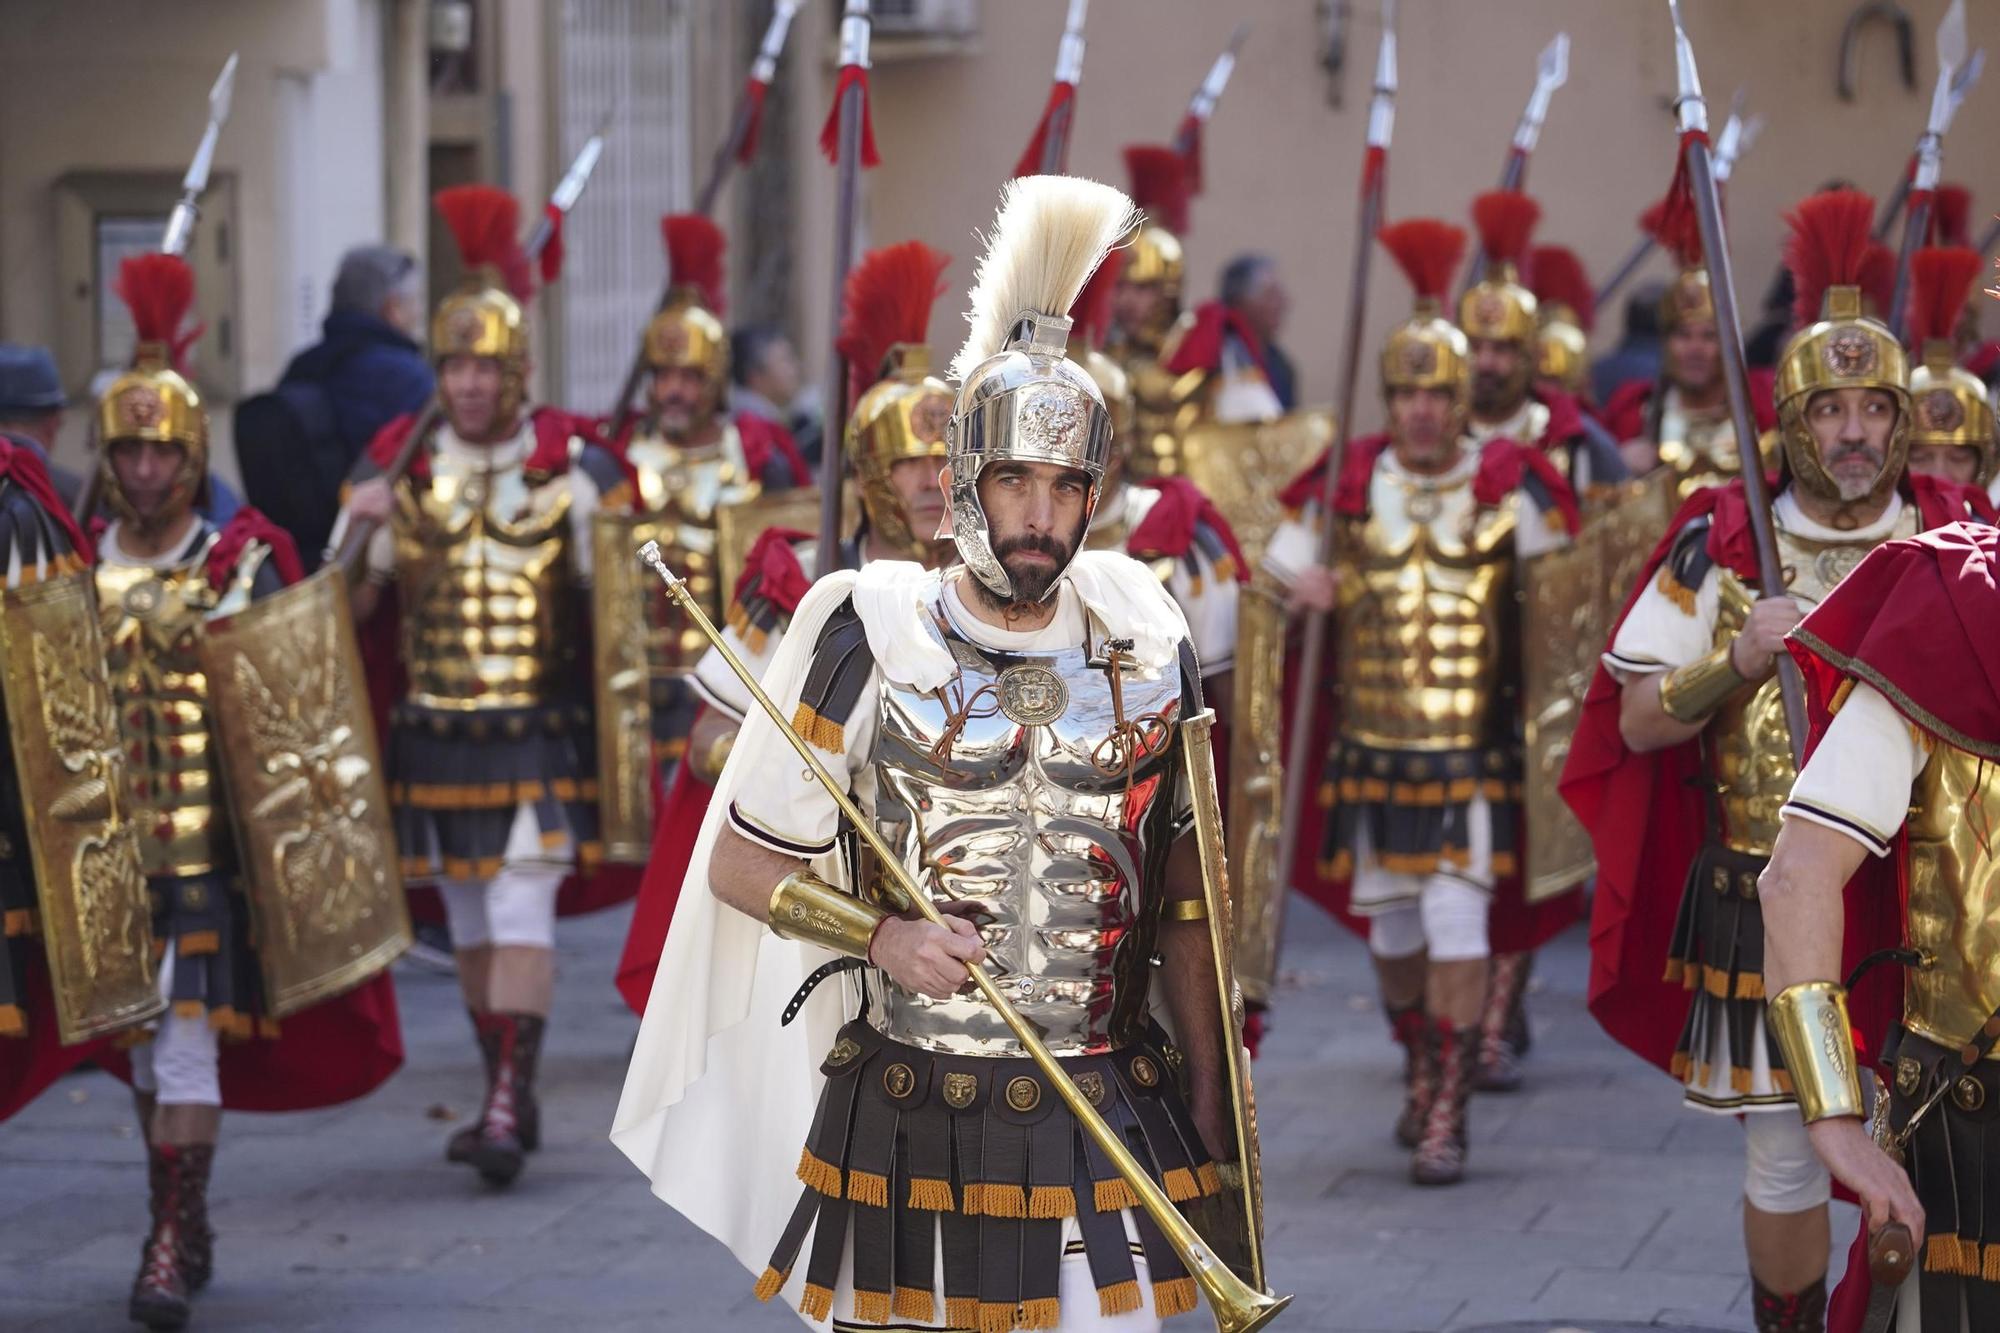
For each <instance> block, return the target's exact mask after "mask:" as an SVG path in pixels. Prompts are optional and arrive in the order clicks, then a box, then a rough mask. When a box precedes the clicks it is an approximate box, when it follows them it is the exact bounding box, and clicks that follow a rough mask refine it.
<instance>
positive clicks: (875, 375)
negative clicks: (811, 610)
mask: <svg viewBox="0 0 2000 1333" xmlns="http://www.w3.org/2000/svg"><path fill="white" fill-rule="evenodd" d="M950 262H951V259H950V256H948V255H946V254H944V253H943V252H941V251H938V250H933V249H932V248H931V247H930V246H928V245H925V244H924V243H923V242H922V241H905V242H903V243H902V244H900V245H891V246H885V247H883V248H882V249H879V250H873V251H870V252H869V253H868V254H866V255H863V256H862V257H861V260H860V262H858V263H857V264H855V266H854V269H853V271H852V272H850V273H849V274H848V277H847V288H846V291H845V293H844V296H845V301H844V306H843V314H842V322H841V337H840V354H841V356H842V358H843V359H845V361H846V362H847V365H848V367H849V386H850V392H849V396H850V398H851V399H852V401H853V403H854V410H853V412H852V413H851V414H850V415H849V417H848V421H847V431H846V435H845V438H844V441H843V445H842V447H843V448H844V449H845V450H846V454H847V458H848V461H849V464H850V466H851V468H852V471H853V475H854V478H855V483H856V491H857V493H858V495H859V497H860V500H861V527H860V529H859V530H858V531H857V532H856V533H855V534H854V537H853V538H852V540H850V541H846V542H843V543H841V546H840V566H839V567H840V568H841V569H849V570H852V569H860V568H861V567H862V566H863V565H864V564H867V563H869V562H871V561H876V560H915V561H917V562H918V563H920V564H921V565H923V567H924V568H926V569H934V568H936V567H938V566H939V565H940V564H942V563H944V560H945V557H946V555H947V553H948V552H949V549H950V544H949V543H948V542H945V541H942V540H940V539H939V538H938V536H937V533H938V532H939V531H940V530H941V529H942V527H943V526H944V514H945V505H944V492H943V490H941V489H940V488H939V486H938V470H939V468H941V467H942V466H943V465H944V459H945V445H944V424H945V422H946V421H947V420H949V419H950V416H951V398H952V393H951V386H950V385H948V384H946V383H945V382H944V381H943V380H942V379H940V378H939V377H938V375H937V374H936V373H935V372H934V371H933V369H932V366H931V349H930V347H929V346H928V336H929V327H930V316H931V307H932V306H933V305H934V304H935V303H936V300H937V298H938V296H940V295H941V294H942V293H943V288H942V287H941V286H940V283H939V279H940V277H941V276H942V274H943V272H944V270H945V267H946V266H947V265H948V264H949V263H950ZM817 547H818V542H817V541H816V540H814V539H813V538H812V537H811V536H810V534H807V533H804V532H798V531H794V530H792V529H789V528H769V529H766V530H765V531H764V532H763V533H762V534H760V535H759V536H758V538H757V541H756V543H755V544H754V545H753V546H752V547H751V549H750V551H749V554H748V556H747V558H746V559H745V561H744V569H743V572H742V574H741V576H740V577H739V578H738V579H737V581H736V587H735V590H734V592H733V594H732V596H731V600H730V603H729V609H728V612H727V615H726V617H725V621H724V623H723V630H722V635H723V639H724V641H725V642H726V643H728V645H729V647H730V650H731V651H732V652H734V653H735V654H736V655H737V657H739V658H741V659H742V660H743V661H744V662H746V663H748V664H749V665H750V667H751V669H752V671H753V672H754V673H755V674H757V675H759V676H762V675H763V674H764V673H765V671H767V670H768V669H769V667H770V664H771V662H772V660H773V659H774V658H775V657H776V656H777V652H778V647H779V645H780V644H781V643H782V642H783V640H784V636H785V631H786V629H787V628H788V627H789V626H790V624H791V618H792V615H793V613H794V612H796V611H797V610H798V606H799V600H800V599H801V598H802V597H804V596H805V594H806V590H807V589H808V588H809V587H811V586H812V582H813V576H814V573H815V572H816V571H815V565H816V562H817ZM692 683H693V687H694V690H695V692H696V693H697V694H698V695H699V696H700V698H701V706H700V708H699V710H698V711H697V712H696V713H695V718H694V725H693V727H692V729H691V730H690V732H689V754H688V760H687V762H686V763H683V764H681V765H680V766H679V767H678V768H677V769H676V770H675V772H674V776H673V780H672V781H671V782H670V783H669V784H668V786H667V792H666V799H665V801H664V802H663V803H662V805H661V807H660V816H659V819H658V820H657V821H656V822H655V833H654V839H653V848H652V853H651V855H650V857H649V858H648V859H647V862H646V875H645V879H644V881H643V883H642V884H641V886H640V890H639V904H638V907H637V908H636V909H635V911H634V912H633V915H632V926H631V929H630V930H629V931H627V933H626V936H625V949H624V953H623V955H622V956H621V957H620V959H619V962H618V976H617V984H618V990H619V993H620V994H621V995H623V996H624V997H625V1003H626V1004H627V1005H629V1006H630V1007H631V1009H632V1012H633V1013H635V1014H644V1013H645V1012H646V1001H647V997H648V996H650V995H651V994H652V991H653V981H654V974H655V973H656V972H657V970H658V968H659V963H660V950H661V948H662V946H663V945H664V944H665V943H666V938H667V927H668V924H669V923H670V922H671V921H672V920H673V915H674V907H675V905H676V903H678V901H679V899H680V892H681V883H682V881H683V880H684V879H685V878H686V877H687V868H688V859H689V858H690V857H691V856H693V854H694V848H695V836H696V834H697V833H698V832H699V831H700V829H701V821H702V816H703V815H704V814H705V813H706V812H707V810H708V804H709V800H710V798H711V797H712V796H713V795H714V793H715V782H716V779H717V777H719V776H720V774H721V772H722V766H723V763H724V762H725V761H726V760H727V759H728V757H729V753H730V750H731V748H732V747H733V746H734V745H735V743H736V737H737V734H738V732H739V731H740V730H741V728H742V726H743V720H744V718H745V717H746V716H748V715H749V714H750V713H751V712H753V711H754V710H755V708H756V704H755V702H754V701H753V700H752V699H751V697H750V695H749V692H748V691H747V690H745V689H744V688H743V683H742V682H741V681H740V680H738V679H737V678H736V674H735V673H734V672H733V671H731V670H730V669H729V666H728V664H727V663H726V662H725V661H724V660H723V658H722V654H721V653H720V652H719V651H717V650H716V649H714V648H710V649H709V650H708V652H706V653H705V654H703V655H702V657H701V659H700V660H699V661H698V662H697V663H696V664H695V669H694V675H693V678H692Z"/></svg>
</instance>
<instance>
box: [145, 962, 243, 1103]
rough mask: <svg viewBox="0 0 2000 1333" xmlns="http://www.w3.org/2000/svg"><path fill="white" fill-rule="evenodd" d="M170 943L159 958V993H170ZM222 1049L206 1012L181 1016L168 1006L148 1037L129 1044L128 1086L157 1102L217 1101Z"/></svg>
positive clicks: (171, 970)
mask: <svg viewBox="0 0 2000 1333" xmlns="http://www.w3.org/2000/svg"><path fill="white" fill-rule="evenodd" d="M173 985H174V946H173V945H172V944H169V945H168V946H167V952H166V956H165V957H164V958H162V959H161V960H160V993H161V994H162V995H168V996H171V995H172V994H173ZM221 1054H222V1048H221V1044H220V1042H219V1040H218V1038H217V1035H216V1031H215V1029H214V1028H212V1027H210V1026H209V1025H208V1015H207V1014H200V1015H197V1016H195V1017H192V1018H189V1017H183V1016H182V1015H180V1014H176V1013H175V1012H174V1011H173V1010H171V1009H169V1010H168V1011H167V1014H166V1017H164V1018H162V1019H161V1020H160V1021H159V1024H158V1025H157V1026H156V1027H155V1028H154V1029H153V1039H152V1040H151V1041H148V1042H141V1043H140V1044H139V1045H137V1046H134V1047H133V1048H132V1086H133V1087H134V1088H137V1089H138V1090H139V1091H140V1092H150V1093H152V1094H153V1095H154V1098H155V1099H156V1100H157V1101H158V1102H159V1104H160V1105H162V1106H220V1105H222V1076H221V1072H220V1060H221Z"/></svg>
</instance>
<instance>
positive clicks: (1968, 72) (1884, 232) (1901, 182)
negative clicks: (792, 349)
mask: <svg viewBox="0 0 2000 1333" xmlns="http://www.w3.org/2000/svg"><path fill="white" fill-rule="evenodd" d="M1946 17H1947V19H1948V18H1949V17H1950V15H1949V14H1947V15H1946ZM1942 32H1943V30H1942V28H1940V30H1939V33H1940V36H1942ZM1985 71H1986V48H1985V47H1983V46H1982V47H1980V48H1979V49H1978V50H1977V51H1974V52H1973V53H1972V58H1971V59H1970V60H1968V61H1966V62H1965V64H1964V65H1963V66H1962V67H1960V69H1959V70H1958V72H1957V73H1955V74H1953V75H1952V76H1951V114H1952V115H1956V114H1957V113H1958V107H1959V104H1960V103H1961V102H1963V101H1964V100H1965V95H1966V94H1967V93H1969V92H1971V91H1972V85H1974V84H1975V83H1978V82H1979V76H1980V75H1981V74H1983V73H1985ZM1916 174H1917V155H1916V154H1915V153H1911V154H1910V165H1909V167H1908V168H1907V169H1906V170H1905V171H1904V172H1903V174H1902V175H1901V176H1899V177H1897V179H1896V188H1895V189H1894V190H1892V191H1890V192H1889V198H1888V201H1887V202H1886V203H1884V204H1883V206H1882V216H1881V217H1880V218H1877V219H1876V221H1875V232H1874V236H1875V239H1876V240H1878V241H1882V240H1887V239H1888V237H1889V231H1890V229H1891V228H1893V227H1894V226H1895V225H1896V218H1897V217H1898V216H1899V215H1900V214H1901V213H1902V211H1903V204H1904V203H1905V202H1906V201H1907V200H1908V199H1909V197H1910V181H1911V180H1912V179H1913V178H1914V177H1915V176H1916Z"/></svg>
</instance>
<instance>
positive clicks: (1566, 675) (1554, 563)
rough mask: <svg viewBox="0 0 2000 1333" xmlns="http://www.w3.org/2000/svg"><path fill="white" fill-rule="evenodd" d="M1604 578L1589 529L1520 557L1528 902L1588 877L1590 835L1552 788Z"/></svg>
mask: <svg viewBox="0 0 2000 1333" xmlns="http://www.w3.org/2000/svg"><path fill="white" fill-rule="evenodd" d="M1602 581H1603V574H1602V569H1601V566H1600V565H1599V564H1598V551H1597V544H1596V542H1595V540H1594V536H1593V529H1592V528H1591V527H1588V526H1586V527H1585V529H1584V531H1583V532H1582V534H1580V535H1579V537H1578V539H1577V541H1576V542H1575V543H1574V544H1572V545H1570V546H1566V547H1564V548H1562V549H1561V550H1556V551H1549V552H1546V553H1544V554H1542V555H1538V556H1535V557H1534V558H1533V559H1531V560H1529V561H1527V562H1526V564H1525V566H1524V569H1523V572H1522V607H1521V676H1522V687H1521V694H1522V699H1521V711H1522V715H1523V717H1524V718H1525V720H1526V732H1527V735H1526V747H1525V748H1526V760H1527V762H1526V765H1525V772H1524V773H1523V774H1522V806H1523V810H1524V812H1525V815H1526V819H1527V825H1528V835H1527V836H1528V859H1527V864H1526V866H1525V867H1523V875H1524V880H1525V892H1526V896H1527V899H1528V901H1529V902H1531V903H1533V902H1540V901H1542V900H1543V899H1545V898H1553V897H1555V896H1556V895H1557V894H1559V893H1562V892H1563V891H1564V890H1566V889H1569V888H1571V887H1572V886H1574V885H1577V884H1580V883H1582V882H1583V881H1584V880H1585V879H1588V878H1589V877H1590V873H1591V871H1592V870H1593V869H1594V868H1595V865H1596V862H1595V861H1594V859H1593V857H1592V854H1591V846H1590V835H1589V834H1588V833H1587V832H1585V830H1584V827H1583V825H1582V824H1580V823H1578V822H1577V818H1576V816H1575V815H1574V814H1572V813H1571V812H1570V808H1569V806H1568V805H1566V804H1564V802H1563V799H1562V797H1561V795H1560V794H1558V792H1557V791H1556V782H1557V780H1558V779H1560V778H1561V777H1562V770H1563V762H1564V761H1565V760H1566V759H1568V758H1569V746H1570V741H1571V739H1572V738H1573V737H1574V735H1575V733H1576V722H1577V717H1578V715H1579V714H1580V713H1581V712H1582V709H1583V693H1584V691H1585V690H1587V689H1588V688H1590V679H1591V676H1592V675H1593V674H1594V673H1595V671H1596V669H1597V655H1598V653H1599V652H1601V651H1602V650H1603V647H1604V627H1603V625H1602V624H1601V622H1600V621H1599V615H1600V606H1601V598H1600V597H1599V594H1598V585H1599V584H1600V583H1601V582H1602Z"/></svg>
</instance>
